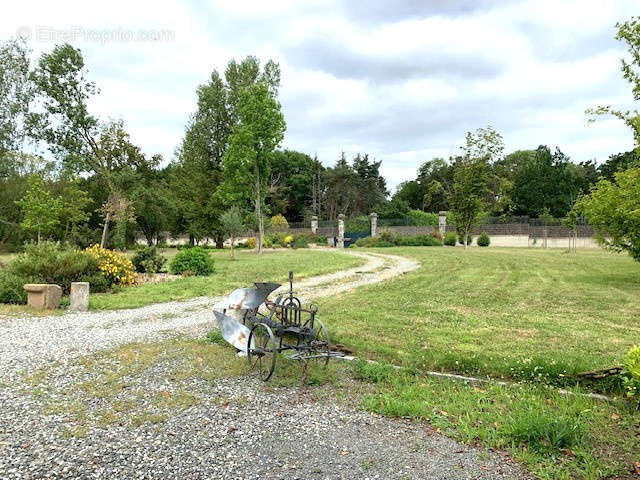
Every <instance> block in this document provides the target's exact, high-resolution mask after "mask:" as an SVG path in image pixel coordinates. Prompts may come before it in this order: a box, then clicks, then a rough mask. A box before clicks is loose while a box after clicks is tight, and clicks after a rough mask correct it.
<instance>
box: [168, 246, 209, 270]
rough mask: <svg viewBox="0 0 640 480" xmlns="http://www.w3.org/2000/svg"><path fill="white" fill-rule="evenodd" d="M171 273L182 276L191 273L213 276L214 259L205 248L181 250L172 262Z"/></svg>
mask: <svg viewBox="0 0 640 480" xmlns="http://www.w3.org/2000/svg"><path fill="white" fill-rule="evenodd" d="M169 267H170V269H171V273H174V274H176V275H181V274H183V273H184V272H186V271H191V272H193V273H194V274H195V275H211V274H212V273H213V271H214V264H213V258H211V256H210V255H209V252H207V251H206V250H205V249H204V248H201V247H192V248H185V249H182V250H180V251H179V252H178V253H177V254H176V256H175V257H173V259H172V260H171V265H170V266H169Z"/></svg>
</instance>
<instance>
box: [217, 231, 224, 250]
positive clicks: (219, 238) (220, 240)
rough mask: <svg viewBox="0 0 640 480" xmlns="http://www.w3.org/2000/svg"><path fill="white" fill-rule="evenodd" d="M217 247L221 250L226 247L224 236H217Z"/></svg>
mask: <svg viewBox="0 0 640 480" xmlns="http://www.w3.org/2000/svg"><path fill="white" fill-rule="evenodd" d="M216 248H218V249H220V250H222V249H223V248H224V237H223V236H222V235H218V236H217V237H216Z"/></svg>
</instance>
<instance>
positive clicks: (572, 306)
mask: <svg viewBox="0 0 640 480" xmlns="http://www.w3.org/2000/svg"><path fill="white" fill-rule="evenodd" d="M366 251H369V249H367V250H366ZM379 251H380V252H383V253H392V254H399V255H404V256H408V257H413V258H415V259H417V260H419V261H420V262H421V263H422V265H421V267H420V268H419V269H418V270H416V271H414V272H410V273H408V274H406V275H403V276H401V277H399V278H397V279H394V280H391V281H388V282H385V283H384V284H379V285H371V286H367V287H363V288H360V289H358V290H357V291H354V292H351V293H348V294H344V295H339V296H337V297H335V298H323V299H319V301H318V303H319V315H320V317H319V318H321V319H322V320H323V321H324V322H325V323H326V324H327V327H328V328H329V331H330V333H331V335H332V338H333V339H334V341H336V342H340V343H344V344H346V345H349V346H352V347H355V350H356V351H357V353H358V355H360V356H364V357H368V358H372V359H378V360H382V361H388V362H391V363H394V364H396V365H403V366H407V367H411V368H410V369H409V370H410V372H411V373H406V374H405V373H399V372H395V371H394V370H393V369H390V368H383V367H367V366H366V365H368V364H361V365H365V366H364V367H362V366H361V370H362V369H364V370H366V369H367V368H370V369H372V372H369V373H367V372H366V371H365V373H364V374H363V373H362V372H360V373H359V376H360V377H363V378H364V379H367V380H373V381H374V382H375V383H376V388H377V391H376V392H374V393H372V394H369V395H367V396H366V397H365V398H364V399H363V401H362V407H363V408H365V409H367V410H370V411H373V412H377V413H380V414H384V415H389V416H400V417H412V418H417V419H423V420H428V421H429V423H430V424H431V425H432V426H433V427H434V428H437V429H439V430H441V431H443V432H444V433H446V434H448V435H451V436H453V437H455V438H457V439H459V440H461V441H464V442H467V443H470V444H473V445H483V446H485V447H488V448H498V449H506V450H508V451H509V452H510V453H511V454H512V455H514V456H515V458H517V459H518V460H519V461H521V462H523V463H524V464H525V465H526V466H527V467H528V468H529V469H531V470H532V471H533V472H534V473H535V474H536V475H537V476H539V477H540V478H548V479H557V478H567V479H569V478H585V479H586V478H638V477H637V476H636V475H634V473H633V471H634V468H640V463H638V467H634V464H635V463H636V462H640V412H638V410H636V409H635V408H634V407H633V406H632V405H631V404H630V403H627V402H624V401H622V400H620V394H621V390H620V385H619V377H613V378H610V379H608V380H606V381H604V382H601V383H597V384H591V385H586V384H585V385H581V386H576V382H575V377H574V376H573V374H575V373H577V372H579V371H585V370H590V369H594V368H601V367H607V366H613V365H619V364H620V362H621V359H622V357H623V355H624V354H625V353H626V351H627V350H628V349H629V347H630V346H631V345H633V344H634V343H636V344H637V343H640V263H637V262H634V261H633V260H631V258H629V257H628V256H626V255H615V254H610V253H606V252H604V251H601V250H581V251H578V253H576V254H568V253H565V252H564V251H562V250H559V249H554V250H541V249H535V250H534V249H515V248H504V249H499V248H490V249H479V248H473V249H470V250H468V251H466V252H465V251H464V250H463V249H461V248H455V249H454V248H437V247H413V248H410V247H407V248H385V249H379ZM424 370H445V371H454V372H458V373H465V374H472V375H477V376H488V377H494V378H495V377H505V378H508V379H510V380H517V381H519V382H521V384H520V385H518V386H508V387H505V386H500V385H494V384H489V385H486V386H482V387H476V386H473V385H465V384H460V383H457V382H453V381H450V380H437V379H434V378H431V377H428V376H425V375H423V374H422V373H421V371H424ZM557 385H562V386H564V387H565V388H568V389H569V390H572V391H574V392H576V393H580V392H584V391H593V390H600V391H606V392H608V393H609V394H610V395H612V396H614V397H617V399H616V400H615V401H613V402H612V403H606V402H601V401H596V400H592V399H588V398H584V397H581V396H579V395H577V396H566V395H562V394H560V393H559V392H558V390H557V388H556V386H557Z"/></svg>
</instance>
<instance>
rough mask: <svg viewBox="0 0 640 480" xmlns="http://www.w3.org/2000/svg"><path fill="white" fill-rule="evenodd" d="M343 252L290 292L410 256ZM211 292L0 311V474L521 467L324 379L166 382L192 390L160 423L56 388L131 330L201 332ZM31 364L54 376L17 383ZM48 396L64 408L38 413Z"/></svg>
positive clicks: (316, 293) (245, 475)
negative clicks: (140, 302)
mask: <svg viewBox="0 0 640 480" xmlns="http://www.w3.org/2000/svg"><path fill="white" fill-rule="evenodd" d="M345 253H346V254H350V255H358V256H362V257H364V258H366V260H367V263H366V265H364V266H361V267H358V268H354V269H351V270H348V271H344V272H338V273H334V274H330V275H323V276H320V277H313V278H309V279H307V280H304V281H301V282H298V283H297V290H298V293H299V295H300V296H301V297H302V298H303V299H305V300H309V299H311V298H317V297H320V296H323V295H335V294H337V293H340V292H342V291H346V290H350V289H352V288H356V287H358V286H360V285H366V284H370V283H375V282H380V281H383V280H386V279H389V278H392V277H394V276H397V275H401V274H403V273H405V272H408V271H411V270H413V269H415V268H417V267H418V266H419V264H418V263H416V262H414V261H412V260H408V259H405V258H402V257H398V256H394V255H381V254H370V253H360V252H357V253H355V252H345ZM218 300H219V298H218V297H203V298H196V299H193V300H190V301H186V302H169V303H163V304H157V305H151V306H148V307H143V308H138V309H131V310H119V311H101V312H89V313H68V314H65V315H61V316H52V317H26V318H15V317H7V318H0V376H1V378H0V406H1V407H0V478H2V479H23V478H34V479H35V478H56V479H57V478H87V479H89V478H108V479H120V478H123V479H124V478H127V479H129V478H140V479H142V478H145V479H146V478H154V479H155V478H158V479H159V478H162V479H164V478H182V479H200V478H203V479H204V478H213V479H218V478H221V479H222V478H224V479H262V478H269V479H271V478H273V479H280V478H282V479H284V478H286V479H303V478H304V479H307V478H310V479H315V478H317V479H353V478H362V479H374V478H376V479H387V478H393V479H396V478H397V479H405V478H411V479H454V478H455V479H507V478H529V477H528V476H527V474H526V473H524V472H523V470H522V469H521V468H520V467H519V466H518V465H516V464H515V463H514V462H513V461H512V460H511V459H509V458H508V457H506V456H503V455H501V454H499V453H494V452H486V451H484V450H481V449H476V448H471V447H467V446H463V445H460V444H458V443H456V442H455V441H453V440H451V439H449V438H447V437H445V436H443V435H440V434H437V433H434V432H433V431H431V429H430V428H429V427H428V425H426V424H424V423H414V422H408V421H403V420H397V419H388V418H384V417H380V416H376V415H372V414H369V413H366V412H363V411H361V410H359V409H357V408H354V406H353V404H352V403H350V402H349V401H343V400H340V399H341V398H342V397H343V396H344V393H343V395H342V396H336V395H335V392H334V391H333V390H332V388H333V387H331V386H328V385H325V386H322V387H315V388H308V389H300V388H271V387H270V386H268V385H267V386H265V384H263V383H262V382H260V381H259V380H257V379H255V378H254V377H252V376H249V377H246V376H241V377H230V378H217V379H216V380H215V381H213V382H212V381H210V380H209V381H205V380H202V379H199V378H189V379H186V380H184V381H182V383H181V384H180V385H179V388H180V389H181V390H182V391H186V392H189V394H193V395H196V396H197V397H198V398H199V401H198V402H197V404H195V405H193V406H190V407H188V408H185V409H177V410H175V411H172V413H171V414H170V415H168V416H167V418H166V421H163V422H160V423H157V424H154V423H152V422H145V423H142V425H141V426H139V427H138V428H132V427H131V426H130V425H125V424H119V423H117V422H116V423H110V424H108V425H103V426H98V424H96V423H95V420H94V419H95V418H97V417H98V413H99V412H100V411H101V409H103V408H104V399H100V398H99V397H96V396H92V395H94V394H93V393H92V394H90V395H88V394H87V393H86V392H82V389H80V388H76V387H73V388H70V386H74V385H80V383H78V382H81V381H84V380H85V377H86V375H87V371H86V365H84V364H83V363H82V361H83V358H84V356H85V355H86V354H89V353H92V352H96V351H98V350H103V349H106V348H111V347H115V346H117V345H119V344H124V343H129V342H132V341H136V340H147V341H153V340H160V339H163V338H167V337H172V336H176V335H177V334H184V333H187V334H189V333H191V334H201V333H202V332H203V331H206V330H208V329H210V327H211V325H212V323H213V316H212V315H211V306H212V305H213V304H214V303H215V302H216V301H218ZM228 355H231V358H234V357H233V353H230V354H228ZM44 366H47V368H48V369H50V370H55V371H56V372H57V373H56V374H55V375H54V376H53V377H51V378H49V377H47V378H46V380H43V382H45V383H44V384H37V382H36V384H32V385H27V384H25V383H24V377H23V375H24V373H25V372H29V373H34V372H36V371H37V368H38V367H44ZM100 368H101V369H102V368H104V369H105V370H108V369H109V368H110V366H109V365H104V366H103V365H102V364H100ZM171 368H173V367H172V365H169V364H162V363H160V364H158V365H155V366H154V367H153V369H152V371H144V372H143V373H142V374H140V375H139V376H137V377H135V378H129V379H127V383H126V386H125V387H123V390H122V393H121V394H119V395H120V396H122V398H120V397H119V398H118V401H121V402H126V400H127V398H129V397H127V396H131V395H133V397H131V398H137V399H138V401H140V398H143V399H144V400H143V402H147V398H154V395H158V394H159V393H163V391H164V390H165V389H175V388H178V387H177V386H176V385H175V384H173V383H171V382H173V381H174V380H173V379H172V373H171V372H172V371H173V370H171ZM83 369H85V370H83ZM349 381H352V380H349ZM358 388H359V387H358V386H356V385H354V386H353V388H351V387H349V386H347V387H346V388H343V390H342V391H343V392H352V391H355V390H357V389H358ZM65 389H66V390H65ZM350 394H351V393H347V394H346V395H347V396H349V395H350ZM135 395H137V396H135ZM58 401H59V403H60V405H62V404H64V405H66V407H65V408H63V409H61V410H60V411H59V412H57V413H52V412H50V411H49V412H46V410H43V409H44V407H45V406H46V405H48V404H49V405H50V404H51V403H52V402H53V404H54V405H55V403H56V402H58ZM47 402H49V403H47ZM123 405H124V403H123ZM110 408H112V409H117V405H116V404H115V403H114V405H111V406H110ZM136 408H138V407H136ZM140 408H148V405H146V406H143V407H140ZM74 410H78V411H85V412H86V415H87V416H88V418H90V419H91V422H93V423H91V422H90V424H89V425H88V427H87V430H86V431H85V432H84V433H83V435H77V436H74V435H71V436H69V435H67V433H68V428H71V427H73V426H74V422H77V421H78V413H77V411H76V412H75V413H74Z"/></svg>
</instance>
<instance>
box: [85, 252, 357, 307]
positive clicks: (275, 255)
mask: <svg viewBox="0 0 640 480" xmlns="http://www.w3.org/2000/svg"><path fill="white" fill-rule="evenodd" d="M168 256H170V255H168ZM212 256H213V258H214V259H215V268H216V271H215V273H214V274H213V275H210V276H208V277H188V278H180V279H177V280H172V281H168V282H164V283H156V284H146V285H141V286H138V287H127V288H121V289H119V290H118V291H117V292H116V293H105V294H93V295H91V299H90V308H92V309H114V308H135V307H141V306H144V305H149V304H152V303H157V302H168V301H172V300H186V299H189V298H194V297H199V296H204V295H222V294H225V293H228V292H230V291H231V290H233V289H234V288H238V287H241V286H249V285H251V284H252V283H253V282H281V283H286V282H287V281H288V275H289V271H290V270H291V271H293V272H294V279H301V278H304V277H309V276H315V275H322V274H325V273H330V272H334V271H337V270H343V269H348V268H353V267H356V266H358V265H362V264H363V263H364V262H365V261H364V260H363V259H362V258H358V257H354V256H350V255H344V254H341V253H338V252H319V251H314V250H287V251H282V250H278V251H268V250H267V251H266V252H265V253H263V255H261V256H258V255H257V254H256V253H255V252H247V251H240V252H237V253H236V259H235V260H232V259H231V256H230V252H229V251H228V250H225V251H222V252H212Z"/></svg>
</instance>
